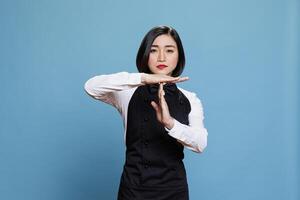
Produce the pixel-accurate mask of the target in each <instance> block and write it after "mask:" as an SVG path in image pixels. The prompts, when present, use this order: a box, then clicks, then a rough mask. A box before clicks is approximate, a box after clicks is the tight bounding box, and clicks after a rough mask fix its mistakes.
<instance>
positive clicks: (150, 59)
mask: <svg viewBox="0 0 300 200" xmlns="http://www.w3.org/2000/svg"><path fill="white" fill-rule="evenodd" d="M155 62H156V59H155V57H154V56H153V55H149V59H148V65H149V67H150V66H153V65H154V64H155Z"/></svg>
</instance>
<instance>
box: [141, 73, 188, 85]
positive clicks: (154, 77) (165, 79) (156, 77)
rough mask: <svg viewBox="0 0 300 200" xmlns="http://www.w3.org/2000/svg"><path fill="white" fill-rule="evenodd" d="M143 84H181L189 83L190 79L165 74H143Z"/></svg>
mask: <svg viewBox="0 0 300 200" xmlns="http://www.w3.org/2000/svg"><path fill="white" fill-rule="evenodd" d="M141 78H142V83H143V84H155V83H179V82H183V81H187V80H188V79H189V77H187V76H185V77H180V76H178V77H172V76H168V75H165V74H147V73H142V75H141Z"/></svg>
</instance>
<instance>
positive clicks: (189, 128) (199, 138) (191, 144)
mask: <svg viewBox="0 0 300 200" xmlns="http://www.w3.org/2000/svg"><path fill="white" fill-rule="evenodd" d="M186 96H187V97H188V99H189V101H190V104H191V112H190V114H189V125H185V124H182V123H180V122H179V121H177V120H176V119H174V126H173V128H171V129H168V128H166V127H165V129H166V130H167V131H168V134H169V135H170V136H172V137H174V138H176V139H177V141H178V142H180V143H181V144H183V145H184V146H186V148H188V149H190V150H192V151H195V152H197V153H202V152H203V151H204V149H205V148H206V146H207V135H208V133H207V130H206V128H205V127H204V123H203V120H204V115H203V107H202V104H201V101H200V99H199V98H198V97H197V96H196V94H195V93H190V95H186Z"/></svg>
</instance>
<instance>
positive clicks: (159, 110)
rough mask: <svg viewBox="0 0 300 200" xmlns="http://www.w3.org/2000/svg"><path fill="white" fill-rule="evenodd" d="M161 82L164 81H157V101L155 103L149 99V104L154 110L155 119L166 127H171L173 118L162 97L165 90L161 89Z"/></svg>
mask: <svg viewBox="0 0 300 200" xmlns="http://www.w3.org/2000/svg"><path fill="white" fill-rule="evenodd" d="M163 84H164V83H159V89H158V100H159V103H158V104H157V103H155V102H154V101H151V105H152V107H153V108H154V110H155V111H156V117H157V120H158V121H159V122H160V123H162V124H163V125H164V126H165V127H167V128H168V129H171V128H173V126H174V119H173V118H172V117H171V115H170V112H169V107H168V104H167V102H166V99H165V97H164V95H165V91H164V89H163Z"/></svg>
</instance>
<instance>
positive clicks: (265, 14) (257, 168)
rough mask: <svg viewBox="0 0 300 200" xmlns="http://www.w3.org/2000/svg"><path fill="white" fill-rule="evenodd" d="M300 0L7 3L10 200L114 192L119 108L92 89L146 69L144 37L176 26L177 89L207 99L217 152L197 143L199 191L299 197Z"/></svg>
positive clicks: (2, 142) (5, 150)
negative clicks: (91, 84) (179, 52)
mask: <svg viewBox="0 0 300 200" xmlns="http://www.w3.org/2000/svg"><path fill="white" fill-rule="evenodd" d="M299 11H300V3H299V1H297V0H251V1H250V0H248V1H240V0H227V1H222V0H210V1H202V0H200V1H196V0H194V1H179V0H178V1H175V0H173V1H159V0H152V1H138V0H136V1H133V0H132V1H131V0H129V1H121V0H120V1H109V0H106V1H95V0H90V1H84V0H81V1H80V0H77V1H73V0H72V1H71V0H65V1H59V0H52V1H44V0H36V1H32V0H31V1H29V0H28V1H21V0H20V1H16V0H14V1H8V0H6V1H5V0H1V2H0V16H1V17H0V57H1V59H0V84H1V100H0V102H1V104H0V123H1V125H0V199H1V200H50V199H51V200H54V199H55V200H77V199H78V200H79V199H80V200H81V199H85V200H94V199H95V200H96V199H116V194H117V190H118V185H119V180H120V175H121V172H122V166H123V163H124V155H125V146H124V141H123V127H122V121H121V117H120V116H119V114H118V112H117V111H116V110H115V109H114V108H112V107H110V106H109V105H107V104H104V103H101V102H100V101H96V100H94V99H92V98H90V97H89V96H87V94H86V93H85V92H84V90H83V85H84V83H85V81H86V80H87V79H89V78H90V77H92V76H94V75H98V74H104V73H114V72H119V71H128V72H136V71H137V70H136V67H135V57H136V53H137V50H138V47H139V45H140V42H141V40H142V38H143V36H144V35H145V34H146V32H147V31H148V30H149V29H150V28H152V27H153V26H156V25H161V24H167V25H171V26H173V27H174V28H175V29H176V30H177V31H178V32H179V34H180V36H181V39H182V41H183V45H184V48H185V53H186V59H187V63H186V69H185V71H184V75H187V76H189V77H190V80H189V81H188V82H185V83H180V86H181V87H183V88H185V89H188V90H191V91H193V92H196V93H197V94H198V96H199V97H200V99H201V100H202V103H203V106H204V112H205V125H206V127H207V129H208V133H209V136H208V147H207V148H206V149H205V152H204V153H202V154H196V153H193V152H191V151H189V150H186V151H185V153H186V157H185V164H186V168H187V174H188V179H189V186H190V197H191V198H190V199H191V200H198V199H206V200H241V199H243V200H248V199H249V200H250V199H256V200H257V199H259V200H260V199H263V200H265V199H272V200H283V199H284V200H296V199H299V198H300V196H299V188H300V181H299V167H300V166H299V164H300V162H299V154H300V148H299V130H300V129H299V125H298V124H299V85H300V79H299V73H300V71H299V55H300V51H299V50H300V48H299V47H300V40H299V37H300V13H299Z"/></svg>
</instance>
